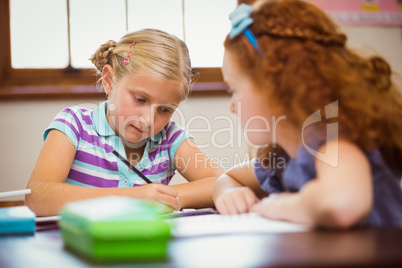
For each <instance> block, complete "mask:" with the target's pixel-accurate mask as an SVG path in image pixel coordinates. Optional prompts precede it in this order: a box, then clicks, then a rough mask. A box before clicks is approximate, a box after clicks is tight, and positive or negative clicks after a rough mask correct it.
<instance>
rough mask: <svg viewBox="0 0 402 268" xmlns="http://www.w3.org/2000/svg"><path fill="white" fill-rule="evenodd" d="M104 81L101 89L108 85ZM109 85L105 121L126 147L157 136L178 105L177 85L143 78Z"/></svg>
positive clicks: (144, 76)
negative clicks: (127, 143) (128, 144)
mask: <svg viewBox="0 0 402 268" xmlns="http://www.w3.org/2000/svg"><path fill="white" fill-rule="evenodd" d="M111 72H112V73H113V70H111ZM106 78H107V77H106ZM103 81H104V86H105V84H108V80H107V79H105V77H103ZM109 81H111V80H109ZM110 84H111V85H110V86H105V90H106V93H107V94H108V95H109V102H108V121H109V124H110V125H111V127H112V129H113V130H114V131H115V132H116V134H118V135H120V136H122V137H123V138H124V139H125V140H126V141H127V142H129V143H138V142H140V141H142V140H144V139H146V138H149V137H152V136H154V135H155V134H157V133H158V132H160V131H161V130H162V129H163V128H164V127H165V126H166V124H167V123H168V121H169V120H170V118H171V117H172V115H173V113H174V111H175V110H176V108H177V106H178V105H179V104H180V102H181V97H180V94H179V89H180V83H179V82H176V81H170V80H164V79H161V78H158V77H154V76H151V75H146V74H143V75H139V76H135V77H129V76H127V77H124V78H122V79H121V80H120V81H119V82H118V83H110ZM112 85H113V86H112Z"/></svg>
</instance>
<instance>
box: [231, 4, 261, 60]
mask: <svg viewBox="0 0 402 268" xmlns="http://www.w3.org/2000/svg"><path fill="white" fill-rule="evenodd" d="M251 13H253V7H252V6H250V5H247V4H244V3H243V4H240V5H238V6H237V7H236V8H235V10H233V12H232V13H230V14H229V20H230V21H231V23H232V29H231V30H230V32H229V38H230V39H232V38H233V37H235V36H237V35H239V34H241V33H244V35H245V36H246V37H247V39H248V40H249V41H250V43H251V45H252V46H253V47H254V48H255V50H257V52H258V53H259V54H260V55H262V53H261V52H260V49H259V48H258V44H257V39H256V38H255V36H254V34H253V33H252V32H251V31H250V29H249V28H248V27H249V26H250V25H251V24H252V23H253V21H254V20H253V19H252V18H250V15H251Z"/></svg>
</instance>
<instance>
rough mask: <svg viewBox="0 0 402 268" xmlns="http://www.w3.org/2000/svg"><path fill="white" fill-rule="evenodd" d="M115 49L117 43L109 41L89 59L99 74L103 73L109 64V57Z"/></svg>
mask: <svg viewBox="0 0 402 268" xmlns="http://www.w3.org/2000/svg"><path fill="white" fill-rule="evenodd" d="M115 47H116V41H113V40H109V41H107V42H106V43H104V44H103V45H101V46H100V47H99V48H98V50H97V51H96V52H95V53H94V54H93V55H92V56H91V58H90V59H89V60H90V61H91V62H92V63H93V64H94V65H95V67H96V69H97V70H98V71H99V72H102V69H103V67H104V66H105V65H106V64H107V63H108V62H109V55H110V54H111V53H112V51H113V49H114V48H115Z"/></svg>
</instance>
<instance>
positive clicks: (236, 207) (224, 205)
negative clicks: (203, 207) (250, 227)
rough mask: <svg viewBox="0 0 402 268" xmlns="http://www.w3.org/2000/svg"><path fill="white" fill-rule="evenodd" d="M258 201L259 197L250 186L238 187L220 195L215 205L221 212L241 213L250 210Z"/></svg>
mask: <svg viewBox="0 0 402 268" xmlns="http://www.w3.org/2000/svg"><path fill="white" fill-rule="evenodd" d="M257 202H258V198H257V196H256V195H255V193H254V192H253V191H252V190H251V189H250V188H248V187H237V188H233V189H230V190H228V191H226V192H224V193H223V194H221V195H220V196H218V197H217V198H216V201H215V207H216V209H217V210H218V211H219V213H220V214H241V213H247V212H250V209H251V207H252V206H253V205H254V204H256V203H257Z"/></svg>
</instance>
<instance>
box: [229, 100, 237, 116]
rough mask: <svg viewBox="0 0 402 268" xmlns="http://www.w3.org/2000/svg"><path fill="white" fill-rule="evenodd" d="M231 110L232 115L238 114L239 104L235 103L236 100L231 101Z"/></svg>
mask: <svg viewBox="0 0 402 268" xmlns="http://www.w3.org/2000/svg"><path fill="white" fill-rule="evenodd" d="M229 110H230V112H231V113H233V114H236V113H237V102H236V101H235V99H234V98H232V99H231V100H230V107H229Z"/></svg>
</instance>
